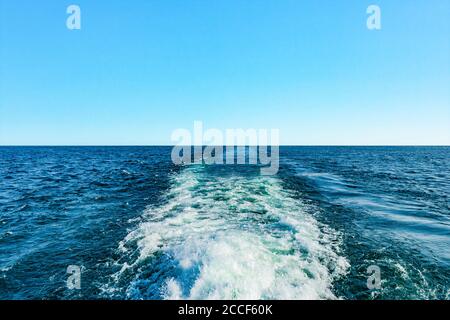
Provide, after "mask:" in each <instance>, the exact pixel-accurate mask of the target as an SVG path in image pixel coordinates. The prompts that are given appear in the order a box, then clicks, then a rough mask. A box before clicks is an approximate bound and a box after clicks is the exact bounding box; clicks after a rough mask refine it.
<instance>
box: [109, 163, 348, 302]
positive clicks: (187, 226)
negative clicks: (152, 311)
mask: <svg viewBox="0 0 450 320" xmlns="http://www.w3.org/2000/svg"><path fill="white" fill-rule="evenodd" d="M212 169H214V170H216V171H215V172H216V173H217V171H221V172H219V174H215V173H214V172H213V171H212ZM165 200H166V201H165V203H164V205H161V206H157V207H149V208H147V209H146V210H145V212H144V213H143V215H142V218H141V220H140V222H139V223H138V226H137V227H136V229H134V230H132V231H131V232H130V233H129V234H128V235H127V236H126V237H125V239H124V240H123V241H122V242H121V243H120V246H119V251H120V254H121V257H122V258H121V259H120V270H119V271H117V273H115V274H114V276H113V279H114V281H113V283H114V285H115V286H118V285H119V284H122V286H123V287H124V288H126V289H125V294H126V297H127V298H129V299H335V298H338V297H336V295H335V294H334V293H333V282H334V281H335V280H336V279H337V278H339V277H341V276H342V275H344V274H345V273H346V272H347V269H348V267H349V264H348V262H347V260H346V259H345V258H344V257H343V256H342V254H341V253H340V249H339V248H340V243H341V236H340V234H339V233H338V232H336V231H335V230H332V229H331V228H329V227H327V226H325V225H323V224H321V223H319V222H318V221H317V220H316V219H315V218H314V215H313V212H314V207H313V206H312V205H311V204H308V203H306V202H303V201H302V199H298V195H296V194H295V193H294V192H293V191H291V190H287V189H285V188H283V185H282V181H281V180H280V179H279V178H278V177H276V176H270V177H269V176H260V175H258V174H249V173H248V172H247V174H242V172H239V173H238V172H233V169H231V171H230V166H223V167H222V168H220V167H213V166H209V167H205V166H201V165H198V166H186V167H185V168H183V170H181V172H180V173H178V174H176V175H174V176H173V177H172V187H171V188H170V189H169V191H168V192H167V194H166V195H165ZM110 289H111V288H110ZM112 291H114V290H109V292H112Z"/></svg>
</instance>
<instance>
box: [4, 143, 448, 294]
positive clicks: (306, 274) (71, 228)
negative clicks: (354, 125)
mask: <svg viewBox="0 0 450 320" xmlns="http://www.w3.org/2000/svg"><path fill="white" fill-rule="evenodd" d="M170 152H171V148H170V147H0V299H80V298H81V299H178V298H186V299H214V298H215V299H449V298H450V250H449V248H450V147H281V149H280V170H279V172H278V174H277V175H275V176H261V175H260V171H259V168H258V167H257V166H251V165H200V164H197V165H184V166H176V165H174V164H172V162H171V158H170ZM69 265H77V266H80V267H81V268H82V274H81V289H80V290H76V289H72V290H71V289H69V288H67V285H66V280H67V278H68V276H69V274H67V273H66V270H67V267H68V266H69ZM370 266H378V267H379V268H380V271H381V274H380V279H381V288H379V289H373V288H372V289H369V288H368V286H367V279H368V276H369V274H368V273H367V269H368V268H369V267H370Z"/></svg>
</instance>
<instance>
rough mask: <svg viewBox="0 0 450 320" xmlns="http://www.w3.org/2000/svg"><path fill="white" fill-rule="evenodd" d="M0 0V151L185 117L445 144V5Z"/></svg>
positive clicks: (114, 135) (318, 138)
mask: <svg viewBox="0 0 450 320" xmlns="http://www.w3.org/2000/svg"><path fill="white" fill-rule="evenodd" d="M0 3H1V8H0V27H1V38H0V68H1V69H0V72H1V74H0V81H1V82H0V144H3V145H5V144H6V145H7V144H12V145H21V144H28V145H34V144H44V145H71V144H76V145H79V144H81V145H85V144H87V145H96V144H101V145H104V144H107V145H109V144H111V145H117V144H119V145H120V144H144V145H148V144H172V142H171V141H170V135H171V133H172V131H173V130H174V129H176V128H192V126H193V122H194V120H201V121H203V122H204V125H205V126H206V127H207V128H211V127H214V128H220V129H225V128H279V129H280V139H281V143H282V144H301V145H304V144H306V145H311V144H346V145H348V144H359V145H360V144H363V145H364V144H367V145H371V144H382V145H384V144H446V145H448V144H450V43H449V42H450V1H448V0H418V1H413V0H395V1H393V0H389V1H376V0H373V1H364V0H329V1H323V0H319V1H317V0H314V1H313V0H308V1H302V0H291V1H287V0H270V1H269V0H239V1H237V0H214V1H211V0H177V1H175V0H145V1H144V0H142V1H138V0H134V1H119V0H116V1H94V0H77V1H75V0H74V1H61V0H59V1H54V0H39V1H35V0H33V1H32V0H29V1H24V0H14V1H12V0H0ZM70 4H77V5H79V6H80V7H81V27H82V28H81V30H76V31H70V30H68V29H67V28H66V18H67V16H68V15H67V14H66V8H67V6H68V5H70ZM370 4H378V5H379V6H380V7H381V12H382V29H381V30H380V31H369V30H368V29H367V28H366V18H367V14H366V8H367V6H368V5H370Z"/></svg>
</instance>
